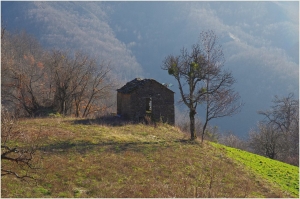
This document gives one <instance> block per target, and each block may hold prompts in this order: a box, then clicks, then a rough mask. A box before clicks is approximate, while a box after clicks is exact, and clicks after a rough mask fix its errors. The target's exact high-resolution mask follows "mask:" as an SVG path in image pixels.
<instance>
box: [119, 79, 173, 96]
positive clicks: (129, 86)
mask: <svg viewBox="0 0 300 199" xmlns="http://www.w3.org/2000/svg"><path fill="white" fill-rule="evenodd" d="M149 81H153V82H156V83H158V84H160V85H162V86H164V85H163V84H161V83H159V82H157V81H156V80H154V79H141V78H135V79H133V80H132V81H130V82H127V83H126V84H125V85H124V86H123V87H121V88H119V89H117V91H118V92H120V93H131V92H132V91H134V90H136V89H137V88H139V87H141V86H143V85H145V83H147V82H149ZM164 87H165V88H166V89H168V88H167V87H166V86H164ZM168 90H169V91H171V92H173V91H172V90H170V89H168ZM173 93H174V92H173Z"/></svg>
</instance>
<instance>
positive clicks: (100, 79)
mask: <svg viewBox="0 0 300 199" xmlns="http://www.w3.org/2000/svg"><path fill="white" fill-rule="evenodd" d="M109 72H110V68H109V63H104V62H103V63H100V64H99V63H97V62H96V61H95V59H93V58H91V57H89V56H88V55H86V54H84V53H80V52H77V53H72V54H71V53H68V52H67V51H61V50H56V49H53V50H45V49H44V48H43V47H42V46H41V45H40V44H39V42H38V41H37V40H36V39H35V38H34V37H33V36H31V35H28V34H27V33H25V32H19V33H15V34H11V33H9V32H8V31H6V30H5V29H4V28H2V29H1V104H2V105H4V106H5V107H6V108H7V109H8V110H10V111H14V112H15V113H16V114H17V115H18V116H45V115H49V114H51V113H53V114H56V113H58V114H61V115H73V116H76V117H87V116H90V115H92V114H95V113H98V112H101V111H104V110H105V109H106V108H107V107H108V105H107V103H105V102H107V100H108V98H109V97H110V94H111V93H110V91H111V88H112V87H113V81H111V79H110V78H109Z"/></svg>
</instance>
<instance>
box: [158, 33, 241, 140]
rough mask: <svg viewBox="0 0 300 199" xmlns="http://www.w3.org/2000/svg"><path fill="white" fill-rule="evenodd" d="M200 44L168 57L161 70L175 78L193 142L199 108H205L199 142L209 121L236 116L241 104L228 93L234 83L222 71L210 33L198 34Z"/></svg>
mask: <svg viewBox="0 0 300 199" xmlns="http://www.w3.org/2000/svg"><path fill="white" fill-rule="evenodd" d="M200 40H201V41H200V42H199V43H197V44H194V45H193V46H192V52H190V53H189V52H188V51H187V49H185V48H183V49H182V50H181V55H179V56H173V55H169V56H168V57H166V58H165V60H164V62H163V67H162V69H164V70H168V73H169V74H170V75H172V76H174V77H175V79H176V80H177V82H178V85H179V90H180V94H181V98H182V102H183V103H184V104H185V105H186V106H187V107H188V108H189V117H190V132H191V139H192V140H193V139H195V138H196V137H197V136H196V133H195V115H196V109H197V106H198V105H199V104H205V114H206V118H205V122H204V124H203V128H202V141H203V137H204V133H205V130H206V127H207V125H208V122H209V121H210V120H211V119H214V118H219V117H225V116H231V115H233V114H236V113H237V112H238V111H239V109H240V107H241V104H237V101H238V100H239V98H240V97H239V95H238V93H236V92H234V91H233V90H232V89H231V86H232V85H233V84H234V82H235V80H234V78H233V77H232V75H231V73H230V72H227V71H223V70H222V66H223V65H224V62H225V61H224V55H223V51H222V47H221V46H220V45H218V44H217V37H216V35H215V33H214V32H213V31H206V32H202V33H201V34H200Z"/></svg>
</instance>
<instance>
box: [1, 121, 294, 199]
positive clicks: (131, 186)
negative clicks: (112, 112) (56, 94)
mask: <svg viewBox="0 0 300 199" xmlns="http://www.w3.org/2000/svg"><path fill="white" fill-rule="evenodd" d="M19 125H20V129H21V131H22V132H24V135H26V139H27V141H28V140H34V142H35V143H36V144H38V146H39V147H38V148H39V150H38V151H37V152H36V155H35V157H36V161H37V163H36V165H37V166H38V167H39V169H37V170H34V172H33V171H31V175H32V176H34V177H35V178H36V180H35V181H30V180H29V181H28V182H21V181H20V180H18V179H15V178H13V177H11V176H3V177H2V181H1V196H2V197H47V198H50V197H69V198H72V197H119V198H122V197H297V196H298V187H299V184H298V167H293V166H290V165H287V164H284V163H279V162H277V161H273V160H269V159H264V158H262V157H260V156H256V155H254V154H249V153H247V152H243V151H240V150H236V149H231V148H228V147H224V146H222V145H218V144H214V143H210V142H204V143H203V144H201V143H200V142H198V141H195V142H190V141H189V137H188V136H187V135H185V134H184V133H182V132H181V131H180V130H179V129H178V128H176V127H173V126H169V125H166V124H157V125H155V126H154V125H143V124H124V123H111V122H110V123H109V124H108V123H101V122H100V121H98V120H77V119H72V118H45V119H27V120H22V121H21V122H20V124H19ZM13 144H15V145H18V146H22V145H23V144H24V143H21V142H16V143H13ZM248 156H249V157H250V156H251V160H252V162H249V161H248V160H243V158H244V157H248ZM260 162H261V164H260ZM2 164H7V162H5V161H2ZM267 164H268V165H271V167H276V166H278V168H279V167H280V169H267V168H266V167H260V166H259V165H267ZM252 165H255V166H254V167H253V166H252ZM276 168H277V167H276ZM284 168H286V169H284ZM13 169H15V170H17V169H18V168H17V167H15V168H13ZM255 169H257V171H256V170H255ZM275 173H276V174H275ZM285 174H286V175H285ZM270 175H271V176H275V175H279V176H278V178H270ZM282 176H286V180H285V179H282ZM277 179H281V180H277ZM288 179H290V181H288ZM291 187H293V188H291Z"/></svg>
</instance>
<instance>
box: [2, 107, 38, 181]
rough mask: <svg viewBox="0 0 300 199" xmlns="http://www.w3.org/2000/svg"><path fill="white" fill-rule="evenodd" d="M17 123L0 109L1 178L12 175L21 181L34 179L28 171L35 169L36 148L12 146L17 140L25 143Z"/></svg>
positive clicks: (15, 119)
mask: <svg viewBox="0 0 300 199" xmlns="http://www.w3.org/2000/svg"><path fill="white" fill-rule="evenodd" d="M17 123H18V120H17V118H16V117H15V116H14V115H13V114H11V112H9V111H8V110H6V109H4V108H3V107H1V176H5V175H13V176H15V177H17V178H19V179H21V180H26V179H34V177H33V176H32V175H31V174H30V171H32V170H36V169H37V167H36V165H34V164H33V159H34V155H35V152H36V149H37V146H36V145H35V144H30V145H29V146H27V147H17V146H13V143H14V142H16V141H17V140H18V139H22V141H23V142H24V141H25V142H26V140H25V139H24V134H23V133H22V131H21V130H20V129H19V128H18V124H17ZM16 166H19V167H18V168H16Z"/></svg>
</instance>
